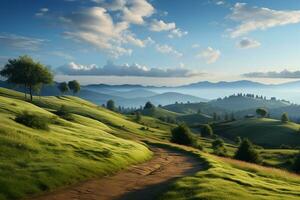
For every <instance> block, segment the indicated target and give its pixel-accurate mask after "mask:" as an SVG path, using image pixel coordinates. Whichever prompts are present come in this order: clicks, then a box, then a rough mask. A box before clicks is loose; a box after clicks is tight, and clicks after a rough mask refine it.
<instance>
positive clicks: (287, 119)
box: [281, 113, 290, 123]
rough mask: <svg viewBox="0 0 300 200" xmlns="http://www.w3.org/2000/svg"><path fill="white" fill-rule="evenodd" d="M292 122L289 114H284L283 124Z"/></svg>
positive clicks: (282, 117) (282, 116)
mask: <svg viewBox="0 0 300 200" xmlns="http://www.w3.org/2000/svg"><path fill="white" fill-rule="evenodd" d="M289 121H290V120H289V116H288V114H287V113H283V114H282V115H281V122H282V123H287V122H289Z"/></svg>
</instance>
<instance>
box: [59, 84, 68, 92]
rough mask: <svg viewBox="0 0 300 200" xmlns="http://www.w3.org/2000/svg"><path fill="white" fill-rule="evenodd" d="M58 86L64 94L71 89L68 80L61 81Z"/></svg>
mask: <svg viewBox="0 0 300 200" xmlns="http://www.w3.org/2000/svg"><path fill="white" fill-rule="evenodd" d="M57 88H58V89H59V91H60V92H61V93H62V94H64V93H66V92H68V91H69V86H68V84H67V83H66V82H62V83H59V84H58V86H57Z"/></svg>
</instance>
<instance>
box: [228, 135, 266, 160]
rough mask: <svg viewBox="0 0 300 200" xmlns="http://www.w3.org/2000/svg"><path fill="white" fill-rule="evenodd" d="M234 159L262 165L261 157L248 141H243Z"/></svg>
mask: <svg viewBox="0 0 300 200" xmlns="http://www.w3.org/2000/svg"><path fill="white" fill-rule="evenodd" d="M234 158H235V159H237V160H242V161H246V162H252V163H261V162H262V160H261V157H260V156H259V154H258V152H257V151H256V150H255V149H254V147H253V144H252V143H251V142H250V141H249V140H248V139H243V141H242V143H241V144H240V146H239V148H238V150H237V151H236V153H235V155H234Z"/></svg>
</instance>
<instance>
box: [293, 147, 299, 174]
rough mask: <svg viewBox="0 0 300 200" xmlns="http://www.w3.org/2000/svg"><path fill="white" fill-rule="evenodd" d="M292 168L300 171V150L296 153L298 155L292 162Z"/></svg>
mask: <svg viewBox="0 0 300 200" xmlns="http://www.w3.org/2000/svg"><path fill="white" fill-rule="evenodd" d="M294 170H295V171H296V172H297V173H300V152H299V153H298V155H297V156H296V158H295V162H294Z"/></svg>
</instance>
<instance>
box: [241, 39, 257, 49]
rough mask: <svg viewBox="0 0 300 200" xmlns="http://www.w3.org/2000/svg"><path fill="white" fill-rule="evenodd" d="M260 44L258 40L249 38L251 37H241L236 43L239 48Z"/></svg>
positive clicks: (255, 46) (248, 47) (249, 47)
mask: <svg viewBox="0 0 300 200" xmlns="http://www.w3.org/2000/svg"><path fill="white" fill-rule="evenodd" d="M260 45H261V44H260V42H258V41H256V40H254V39H251V38H247V37H245V38H243V39H241V40H240V41H239V42H238V43H237V47H239V48H241V49H251V48H257V47H259V46H260Z"/></svg>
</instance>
